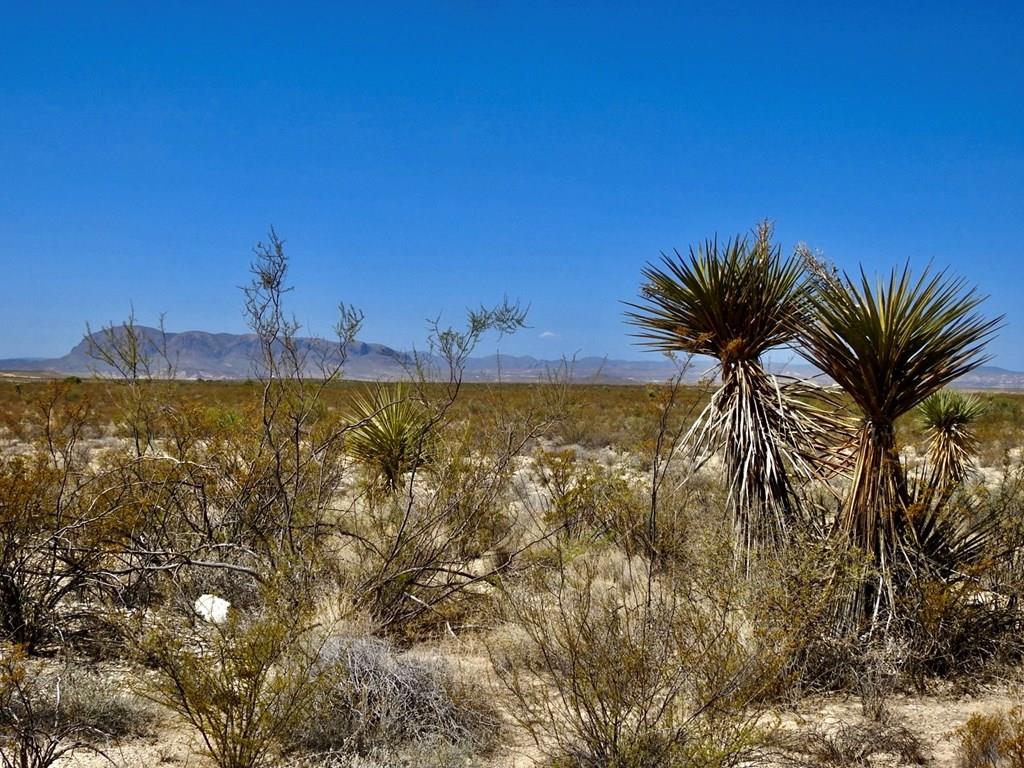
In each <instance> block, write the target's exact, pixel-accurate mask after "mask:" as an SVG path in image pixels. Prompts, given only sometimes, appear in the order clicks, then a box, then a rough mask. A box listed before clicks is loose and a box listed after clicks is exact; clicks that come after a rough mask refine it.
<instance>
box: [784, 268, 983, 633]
mask: <svg viewBox="0 0 1024 768" xmlns="http://www.w3.org/2000/svg"><path fill="white" fill-rule="evenodd" d="M981 301H982V297H981V296H978V295H977V293H976V292H975V291H974V290H966V286H965V283H964V281H963V280H959V279H952V278H948V277H946V275H945V273H944V272H939V273H937V274H934V275H932V274H929V273H928V271H925V273H924V274H923V275H922V276H921V277H920V278H918V279H917V280H914V279H912V277H911V274H910V271H909V268H904V269H903V270H902V272H900V271H898V270H894V271H893V272H892V273H891V275H890V277H889V280H888V281H887V282H882V281H879V282H877V283H876V284H874V285H872V283H871V282H870V281H869V280H868V278H867V276H866V275H865V274H864V272H863V271H862V272H861V275H860V279H859V280H854V279H852V278H850V277H849V276H848V275H843V276H842V278H839V279H836V280H833V281H821V282H819V284H818V285H817V290H816V291H815V292H814V293H813V294H812V296H811V303H812V307H813V312H812V313H811V319H810V322H808V324H807V325H806V327H805V329H804V331H803V334H802V341H803V347H802V349H801V354H803V355H804V356H805V357H806V358H807V359H808V360H809V361H810V362H811V363H813V364H814V365H816V366H818V367H819V368H821V369H822V370H823V371H824V372H825V373H827V374H828V375H829V376H831V377H832V378H833V379H834V380H835V381H836V382H837V383H838V384H839V385H840V386H841V387H842V388H843V389H844V390H845V391H846V392H847V393H848V394H849V396H850V397H851V398H852V399H853V401H854V402H855V403H856V404H857V405H858V406H859V408H860V410H861V411H862V423H861V427H860V430H859V437H858V449H857V463H856V466H855V468H854V474H853V479H852V484H851V487H850V492H849V495H848V496H847V499H846V501H845V503H844V505H843V508H842V511H841V513H840V515H839V516H838V517H837V520H836V525H837V528H838V530H839V531H840V532H841V533H842V534H844V535H845V536H846V537H848V539H849V541H850V542H851V543H852V544H853V545H855V546H857V547H860V548H862V549H864V550H865V551H867V552H869V553H871V554H872V555H873V557H874V559H875V564H876V566H877V569H878V571H879V573H880V574H881V581H880V583H879V584H878V585H877V588H876V589H866V590H865V592H864V593H863V594H862V595H861V596H860V599H859V601H858V602H859V607H858V610H859V611H860V612H862V614H867V615H869V616H870V617H873V618H877V617H878V616H879V615H880V614H881V613H882V612H884V610H886V609H888V608H891V606H892V605H894V602H895V601H894V595H893V589H894V588H895V587H894V584H895V582H894V576H893V569H894V568H895V567H896V565H897V560H900V561H903V560H905V558H904V556H903V555H904V553H902V552H901V551H900V541H901V532H902V529H903V528H904V527H905V523H906V520H905V513H906V509H907V507H908V505H909V503H910V500H911V499H910V493H909V490H908V486H907V482H906V477H905V474H904V471H903V467H902V464H901V462H900V457H899V453H898V451H897V446H896V432H895V426H894V425H895V421H896V419H897V418H898V417H899V416H901V415H903V414H904V413H906V412H907V411H909V410H910V409H911V408H913V407H914V406H915V405H917V404H918V403H920V402H921V401H922V400H923V399H924V398H926V397H927V396H928V395H930V394H931V393H932V392H935V391H936V390H938V389H940V388H941V387H943V386H944V385H946V384H948V383H949V382H951V381H953V380H954V379H956V378H957V377H958V376H961V375H963V374H964V373H967V372H968V371H970V370H972V369H974V368H975V367H977V366H978V365H981V364H982V363H983V362H984V361H985V360H986V358H985V356H984V354H983V350H984V347H985V343H986V342H987V341H988V339H989V338H990V337H991V335H992V334H993V333H994V331H995V330H996V328H997V327H998V325H999V323H1000V320H999V319H994V320H986V319H984V318H983V317H982V316H981V315H979V314H978V313H977V312H976V311H975V310H976V309H977V307H978V305H979V304H980V303H981Z"/></svg>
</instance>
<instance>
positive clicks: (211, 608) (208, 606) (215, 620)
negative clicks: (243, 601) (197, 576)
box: [193, 595, 231, 624]
mask: <svg viewBox="0 0 1024 768" xmlns="http://www.w3.org/2000/svg"><path fill="white" fill-rule="evenodd" d="M230 607H231V603H229V602H228V601H227V600H225V599H224V598H222V597H217V596H216V595H200V596H199V597H197V598H196V602H195V605H194V606H193V608H194V609H195V612H196V613H197V614H199V616H200V617H201V618H202V619H203V621H208V622H210V623H211V624H223V623H224V622H225V621H227V620H228V609H229V608H230Z"/></svg>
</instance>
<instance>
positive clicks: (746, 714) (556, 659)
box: [491, 553, 772, 768]
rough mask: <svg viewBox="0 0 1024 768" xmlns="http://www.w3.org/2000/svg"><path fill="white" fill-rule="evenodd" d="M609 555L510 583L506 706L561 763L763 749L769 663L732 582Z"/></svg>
mask: <svg viewBox="0 0 1024 768" xmlns="http://www.w3.org/2000/svg"><path fill="white" fill-rule="evenodd" d="M609 555H610V553H605V554H604V556H603V557H602V556H599V555H597V554H596V553H595V555H593V556H580V557H578V558H576V559H574V560H572V561H571V562H562V563H561V564H560V566H559V567H558V568H556V569H553V570H552V571H551V572H549V573H547V574H540V575H539V576H538V578H539V580H540V584H537V585H536V588H535V589H530V588H528V587H526V586H510V587H509V589H507V590H506V592H505V601H504V606H505V610H506V615H507V618H508V619H509V621H510V622H511V623H510V624H509V625H508V629H507V633H508V636H507V637H506V638H505V639H504V640H503V641H499V640H497V639H496V640H494V641H493V642H492V644H491V653H492V660H493V663H494V666H495V671H496V673H497V676H498V678H499V680H500V681H501V683H502V684H503V686H504V689H505V691H506V694H507V696H508V700H509V707H508V711H509V715H510V716H511V717H512V718H513V719H514V720H515V721H516V722H517V723H519V724H520V725H521V726H522V727H523V728H524V729H525V730H526V731H527V732H528V733H530V735H531V736H532V737H533V739H534V741H535V743H536V745H537V747H538V748H539V749H540V750H541V751H542V752H543V753H545V754H546V755H547V756H548V759H549V760H550V764H551V765H557V766H566V767H568V766H573V767H576V768H598V767H600V768H648V767H649V768H656V767H657V768H660V767H664V768H671V767H672V766H680V767H682V766H694V765H701V766H709V767H710V766H731V765H738V764H740V763H741V762H742V761H743V760H744V759H748V758H750V757H752V756H753V755H755V754H757V752H758V750H759V749H760V748H761V747H763V746H764V745H765V743H766V740H767V736H768V733H769V731H770V726H769V725H768V724H766V722H764V721H763V720H762V719H761V715H763V713H764V710H763V708H762V707H759V706H758V705H757V702H758V701H759V699H760V695H761V693H762V691H763V690H764V688H765V685H766V683H767V680H768V679H769V678H770V677H771V675H772V672H771V671H769V670H768V669H766V668H765V666H764V662H765V659H763V658H755V657H754V656H753V655H752V654H750V653H749V651H748V649H747V647H745V645H744V643H743V641H742V628H741V626H740V625H739V622H738V621H737V620H738V614H737V612H736V611H735V610H734V605H733V603H732V601H731V599H730V597H731V596H729V595H728V588H725V589H721V588H720V585H714V586H713V585H710V584H706V583H703V582H702V581H699V580H682V579H672V578H669V577H665V576H661V577H657V576H655V575H653V574H652V573H651V572H650V571H649V570H648V569H647V568H646V566H645V565H644V564H643V563H642V562H641V561H640V560H630V559H626V560H622V559H616V558H614V557H610V556H609ZM616 566H618V567H616ZM727 572H728V571H727ZM723 597H724V598H725V599H724V600H723V599H722V598H723Z"/></svg>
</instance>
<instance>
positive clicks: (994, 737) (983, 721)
mask: <svg viewBox="0 0 1024 768" xmlns="http://www.w3.org/2000/svg"><path fill="white" fill-rule="evenodd" d="M953 736H954V738H955V739H956V740H957V765H958V766H959V768H1022V766H1024V712H1022V711H1021V709H1020V708H1019V707H1017V708H1014V709H1011V710H1008V711H1004V712H996V713H993V714H974V715H971V716H970V718H968V720H967V722H966V723H964V724H963V725H961V726H960V727H959V728H957V729H956V730H955V731H953Z"/></svg>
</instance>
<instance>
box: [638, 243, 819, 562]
mask: <svg viewBox="0 0 1024 768" xmlns="http://www.w3.org/2000/svg"><path fill="white" fill-rule="evenodd" d="M643 276H644V279H645V283H644V285H643V286H642V288H641V301H640V302H639V303H635V304H629V305H628V306H630V307H631V308H632V309H631V311H629V312H627V319H628V322H630V323H631V324H633V325H636V326H638V327H639V328H640V329H641V330H640V332H639V333H637V334H636V335H637V336H638V337H639V338H640V339H641V340H642V341H641V343H642V344H644V345H645V346H647V347H649V348H652V349H656V350H659V351H663V352H684V353H687V354H697V355H708V356H710V357H712V358H714V359H715V360H716V361H717V362H718V367H719V369H720V373H721V387H720V388H719V389H718V390H717V391H716V392H715V393H714V394H713V396H712V398H711V401H710V403H709V404H708V406H707V407H706V408H705V410H704V411H703V413H701V414H700V416H699V417H698V419H697V420H696V422H695V424H694V425H693V427H692V428H691V430H690V431H689V433H688V434H687V435H686V436H685V438H684V441H685V442H686V443H687V444H688V446H689V448H690V449H691V450H692V451H693V452H694V455H695V456H708V455H710V453H711V452H713V451H715V450H718V449H724V453H725V463H726V472H727V477H728V483H729V487H730V507H731V510H732V514H733V518H734V523H735V529H736V535H737V538H738V541H739V544H740V546H741V551H742V552H743V554H744V557H745V558H747V562H748V563H749V558H750V556H751V554H752V553H753V552H754V551H755V550H757V549H760V548H764V547H771V548H775V547H778V546H779V544H780V543H781V542H782V541H783V540H784V539H785V537H786V533H787V530H788V529H789V528H790V526H791V524H792V522H793V519H794V517H795V516H796V514H797V508H796V507H797V504H796V501H795V496H794V493H793V487H792V483H791V481H790V477H789V475H788V474H787V466H786V458H787V457H788V458H789V459H790V461H791V463H792V465H793V466H795V467H796V468H797V469H798V471H801V472H803V473H805V474H808V475H810V474H813V473H814V472H815V467H814V466H813V464H814V461H813V458H814V457H815V456H816V455H820V454H821V446H822V444H823V443H824V442H825V441H826V440H827V438H828V431H829V426H828V425H829V419H828V418H827V417H826V415H825V414H824V413H821V412H816V411H815V410H814V408H813V407H812V406H811V405H810V404H809V401H808V400H807V399H806V398H805V397H803V396H804V395H806V394H807V391H808V388H807V387H805V386H800V387H788V386H784V385H782V384H780V383H779V381H778V380H777V379H776V378H775V377H774V376H771V375H769V374H768V373H767V372H766V371H765V369H764V367H763V365H762V362H761V357H762V355H764V353H765V352H767V351H768V350H770V349H772V348H775V347H781V346H786V345H788V344H790V343H792V342H793V341H794V340H795V339H796V337H797V334H798V327H799V326H800V324H801V322H802V318H803V316H804V314H805V312H806V298H805V287H804V270H803V265H802V264H801V262H800V260H799V259H798V258H796V257H793V258H787V259H784V258H782V257H781V255H780V249H779V248H778V246H773V245H772V244H771V228H770V226H769V225H767V224H762V225H761V226H760V227H759V228H758V230H757V237H756V238H755V240H754V242H753V243H751V242H749V241H748V240H747V239H746V238H742V237H737V238H735V239H733V240H729V241H728V242H726V243H724V244H720V243H719V242H718V241H717V239H715V240H709V241H706V242H705V243H703V244H701V245H699V246H698V247H697V248H696V249H693V248H691V249H690V252H689V255H688V256H683V255H682V254H680V253H679V252H678V251H676V252H675V254H674V256H667V255H664V254H663V255H662V263H661V264H660V265H658V266H655V265H648V266H647V268H646V269H645V270H644V271H643Z"/></svg>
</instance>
